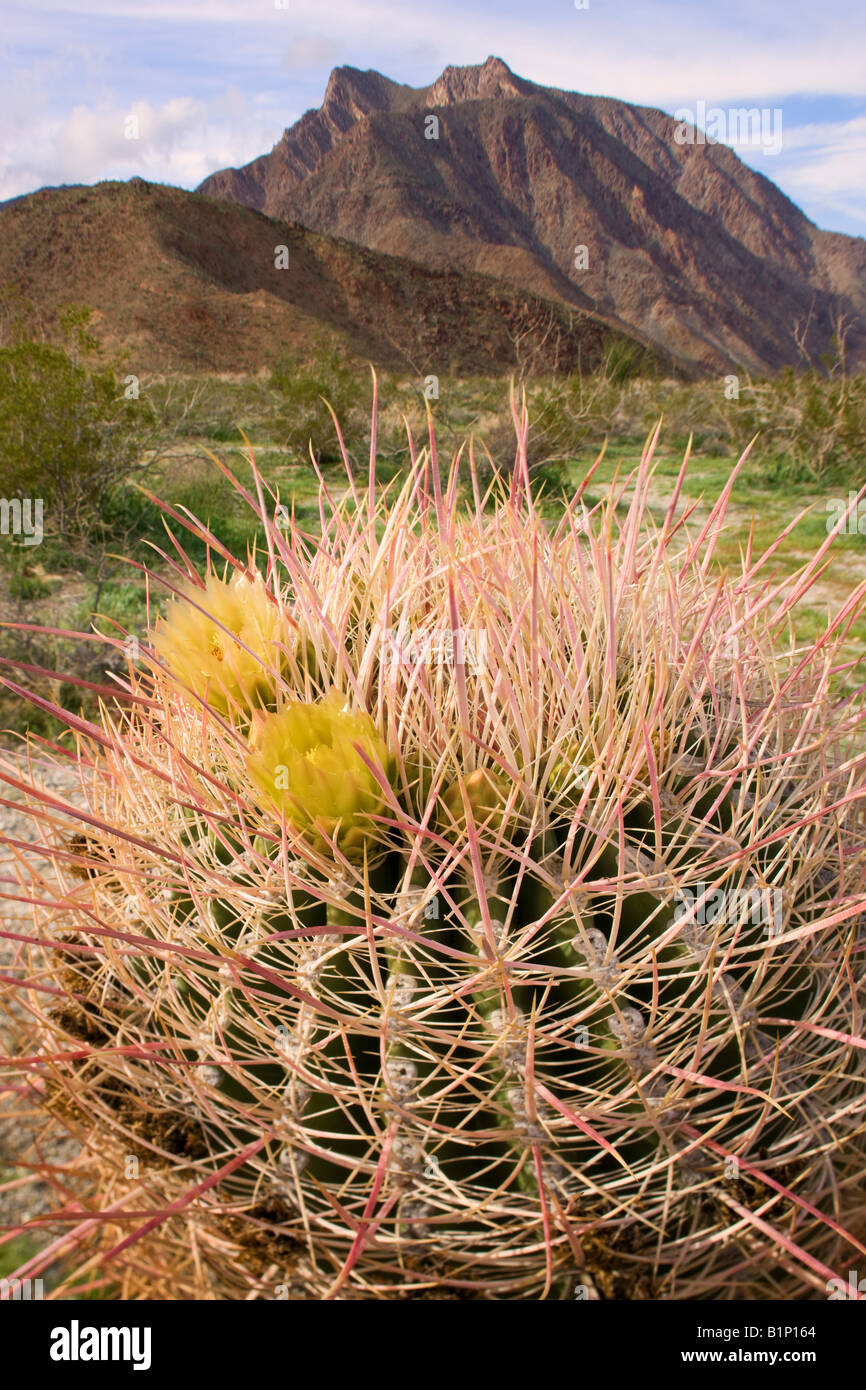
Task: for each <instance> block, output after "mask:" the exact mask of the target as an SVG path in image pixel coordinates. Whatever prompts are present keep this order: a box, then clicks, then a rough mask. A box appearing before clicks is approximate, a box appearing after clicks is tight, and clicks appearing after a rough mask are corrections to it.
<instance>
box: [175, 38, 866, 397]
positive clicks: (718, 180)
mask: <svg viewBox="0 0 866 1390" xmlns="http://www.w3.org/2000/svg"><path fill="white" fill-rule="evenodd" d="M430 116H434V117H435V118H436V119H437V120H438V122H439V128H438V138H435V139H428V138H426V133H431V132H432V130H433V128H432V127H430V126H429V124H428V118H429V117H430ZM677 124H678V123H677V122H676V121H674V120H673V119H672V118H671V117H670V116H667V115H665V114H664V112H662V111H657V110H652V109H650V108H648V107H639V106H632V105H629V104H628V103H626V102H621V101H614V100H609V99H607V98H602V97H591V96H583V95H580V94H579V93H575V92H563V91H559V90H556V89H553V88H548V87H541V86H537V85H535V84H534V83H532V82H528V81H526V80H524V79H523V78H520V77H517V76H515V74H514V73H512V72H511V71H510V69H509V68H508V67H507V66H506V65H505V63H503V62H502V61H501V60H500V59H498V58H489V59H488V60H487V62H486V63H484V64H482V65H480V66H477V67H463V68H459V67H452V68H446V70H445V72H443V74H442V76H441V77H440V78H438V80H437V81H436V82H434V83H433V84H432V86H430V87H424V88H419V89H413V88H411V87H407V86H404V85H401V84H399V83H397V82H392V81H390V80H389V79H388V78H385V77H382V76H381V75H380V74H379V73H377V72H360V71H358V70H357V69H355V68H351V67H343V68H337V69H335V71H334V72H333V73H332V74H331V78H330V81H329V83H328V87H327V91H326V92H325V97H324V101H323V103H322V106H321V108H320V109H319V110H314V111H308V112H307V113H306V114H305V115H304V116H302V117H301V119H300V120H299V121H297V122H296V124H295V125H293V126H292V127H291V128H290V129H288V130H286V131H285V132H284V134H283V136H282V139H281V140H280V141H279V143H278V144H277V145H276V146H275V147H274V149H273V150H272V151H271V153H270V154H266V155H263V156H262V157H261V158H259V159H256V160H253V161H252V163H250V164H248V165H246V166H245V167H244V168H242V169H226V170H223V171H222V172H220V173H217V174H214V175H212V176H211V177H210V178H208V179H206V180H205V182H204V183H203V184H202V185H201V191H203V192H207V193H209V194H212V195H214V196H217V197H220V198H224V199H227V200H231V201H232V202H235V203H241V204H244V205H247V206H250V207H253V208H257V209H259V210H261V211H262V212H264V213H267V214H268V215H269V216H272V217H288V218H292V219H296V220H297V221H299V222H302V223H303V224H304V226H307V227H311V228H314V229H316V230H318V231H321V232H327V233H329V234H331V235H335V236H342V237H348V238H350V239H351V240H353V241H356V242H358V243H360V244H362V245H364V246H368V247H372V248H375V249H378V250H381V251H384V250H387V251H394V252H397V253H399V254H401V255H404V256H409V257H411V258H412V259H413V260H415V261H418V262H421V263H423V264H424V265H427V266H430V267H434V268H441V267H446V266H447V267H451V268H455V269H459V270H463V271H481V272H484V273H486V274H490V275H494V276H496V277H497V278H498V279H500V280H505V281H509V282H511V283H513V284H515V285H519V286H521V287H522V288H523V289H526V290H528V291H530V292H532V293H533V294H537V295H541V296H543V297H546V298H554V299H560V300H561V301H563V302H564V303H567V304H573V305H576V306H578V307H580V308H582V309H587V308H590V309H593V308H594V309H595V310H596V311H597V312H598V313H600V314H602V315H603V316H605V317H607V318H610V319H612V320H615V321H617V322H619V323H620V324H621V325H624V326H626V327H627V328H629V329H630V330H631V331H632V332H634V333H636V334H637V335H639V336H640V337H642V338H647V339H649V340H651V341H652V342H654V343H656V344H657V345H658V346H659V347H660V348H662V349H663V350H665V351H667V352H669V353H670V354H672V355H673V356H674V357H676V358H678V359H680V360H684V361H687V362H690V363H692V364H695V365H696V366H698V367H701V368H706V369H709V370H713V371H716V370H720V369H723V368H725V367H728V366H730V365H731V364H738V363H741V364H743V365H744V366H747V367H748V368H750V369H752V370H755V369H757V370H761V369H766V370H771V371H773V370H776V369H778V368H780V367H782V366H784V365H786V364H789V363H790V364H794V365H800V366H804V365H806V363H807V361H812V362H815V363H817V361H818V360H819V357H820V354H821V353H823V352H825V351H827V350H828V349H829V348H830V347H831V341H832V337H833V333H834V328H835V324H836V320H837V316H838V315H839V314H840V313H841V314H844V315H846V316H847V317H848V319H849V321H851V322H852V323H853V328H852V331H851V334H850V337H849V340H848V347H849V351H850V354H851V357H852V360H855V361H859V362H860V363H861V364H864V363H866V240H863V239H862V238H859V237H848V236H842V235H840V234H836V233H832V232H824V231H821V230H819V228H817V227H816V226H815V225H814V224H813V223H812V222H810V221H809V219H808V218H807V217H805V216H804V214H803V213H802V212H801V211H800V210H799V209H798V208H797V207H795V205H794V204H793V203H792V202H791V201H790V200H789V199H788V198H786V197H785V196H784V194H782V193H781V192H780V190H779V189H778V188H777V187H776V186H775V185H774V184H773V183H771V182H770V181H769V180H768V179H766V178H764V177H763V176H762V175H761V174H758V173H755V172H754V171H753V170H752V169H750V168H749V167H748V166H747V165H745V164H744V163H743V162H742V161H741V160H740V159H739V158H738V157H737V156H736V155H735V154H734V153H733V152H732V151H731V150H730V149H728V148H727V147H726V146H725V145H722V144H703V145H700V144H687V143H686V144H678V143H677V141H676V139H675V131H676V129H677ZM425 132H426V133H425ZM768 163H769V161H768ZM577 245H582V246H585V247H586V248H587V252H588V260H589V265H588V268H587V269H578V268H576V267H575V265H574V259H575V247H576V246H577ZM798 336H799V338H800V344H799V345H798V342H797V340H796V339H797V337H798Z"/></svg>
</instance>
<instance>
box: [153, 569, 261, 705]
mask: <svg viewBox="0 0 866 1390" xmlns="http://www.w3.org/2000/svg"><path fill="white" fill-rule="evenodd" d="M187 598H188V599H191V600H192V602H188V601H187V599H179V600H175V601H174V602H173V603H171V604H170V605H169V609H168V612H167V614H166V615H165V617H164V618H163V619H161V620H160V623H159V626H158V628H157V631H156V635H155V638H154V645H155V647H156V650H157V652H158V653H159V655H160V657H161V658H162V660H163V661H164V662H165V664H166V666H167V667H168V670H169V673H170V675H171V677H172V679H173V680H174V681H175V682H176V683H177V684H178V685H179V686H182V687H184V688H186V689H188V690H191V691H192V692H193V694H195V695H197V696H199V698H200V699H202V700H207V702H208V704H209V705H210V706H211V707H212V708H213V709H215V710H217V711H218V712H219V713H220V714H229V713H231V712H232V711H233V710H235V709H237V707H240V708H241V709H242V710H246V711H249V710H251V709H253V708H254V707H255V706H256V705H259V704H262V703H264V702H266V701H267V700H268V699H269V698H270V697H272V696H273V692H274V686H275V676H274V672H275V671H278V670H279V668H280V664H281V650H280V647H281V643H282V642H283V641H284V640H285V634H284V631H283V620H282V615H281V613H280V609H279V607H278V605H277V604H276V603H274V601H273V599H272V598H271V597H270V595H269V593H268V590H267V589H266V587H265V583H264V581H263V580H262V578H261V577H260V576H259V575H256V576H255V577H254V578H253V579H247V577H246V575H243V574H236V575H235V576H234V578H232V579H231V580H228V581H227V580H224V579H220V578H219V577H218V576H217V575H215V574H210V575H208V577H207V581H206V583H205V588H204V592H203V593H202V591H201V590H200V589H192V590H190V591H189V593H188V595H187ZM195 604H197V605H198V607H195V606H194V605H195ZM201 609H204V612H202V611H201ZM241 644H243V645H241Z"/></svg>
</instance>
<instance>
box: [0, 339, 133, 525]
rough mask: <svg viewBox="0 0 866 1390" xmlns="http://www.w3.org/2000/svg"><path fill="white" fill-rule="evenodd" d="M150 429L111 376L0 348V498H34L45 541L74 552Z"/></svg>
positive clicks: (52, 350)
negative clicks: (38, 505)
mask: <svg viewBox="0 0 866 1390" xmlns="http://www.w3.org/2000/svg"><path fill="white" fill-rule="evenodd" d="M153 426H154V419H153V412H152V409H151V406H150V405H149V403H148V401H147V400H145V399H142V398H139V399H137V400H132V399H127V398H126V397H125V396H124V388H123V386H122V384H121V383H120V381H119V380H118V378H117V376H116V375H115V373H114V371H113V370H111V369H108V368H105V369H100V370H91V369H90V368H89V367H87V366H86V365H85V364H84V363H83V362H81V361H77V360H76V359H75V357H73V356H72V355H70V353H69V352H67V351H65V350H64V349H63V348H60V347H55V346H52V345H51V344H49V343H38V342H33V341H30V340H25V341H22V342H20V343H18V344H16V345H15V346H13V347H6V348H0V477H2V479H3V491H4V495H5V496H7V497H15V496H19V497H32V498H34V499H35V498H41V499H42V501H43V508H44V523H43V524H44V528H45V533H46V535H47V536H50V537H53V538H54V539H56V540H58V541H60V542H61V543H62V544H63V545H65V546H71V547H72V548H73V549H74V548H76V547H77V546H78V545H80V543H81V542H82V541H83V540H84V539H85V538H86V537H88V536H89V535H90V533H91V532H92V530H93V528H94V527H96V526H97V525H98V523H99V518H100V513H101V509H102V508H103V507H104V506H105V505H106V502H107V499H108V498H109V497H110V495H111V493H112V491H113V489H114V488H116V487H117V485H118V483H119V482H120V481H121V480H122V479H124V478H125V477H126V476H127V475H128V473H129V471H130V469H131V468H132V467H133V465H135V464H136V463H137V462H138V460H139V459H140V457H141V453H142V450H143V448H145V447H146V445H147V443H148V441H149V436H150V433H151V431H152V429H153Z"/></svg>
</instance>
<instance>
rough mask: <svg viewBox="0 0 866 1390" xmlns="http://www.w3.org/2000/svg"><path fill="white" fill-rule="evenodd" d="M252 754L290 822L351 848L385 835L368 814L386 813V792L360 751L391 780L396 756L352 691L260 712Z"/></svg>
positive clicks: (252, 768)
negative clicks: (353, 705) (352, 701)
mask: <svg viewBox="0 0 866 1390" xmlns="http://www.w3.org/2000/svg"><path fill="white" fill-rule="evenodd" d="M251 744H252V747H251V752H250V754H249V757H248V760H247V768H248V771H249V775H250V777H251V779H252V781H253V782H254V783H255V785H256V786H257V787H258V789H259V790H260V791H261V792H262V793H264V796H265V797H266V799H267V801H268V802H269V803H270V805H271V806H273V807H274V808H275V809H276V810H277V811H278V812H279V813H280V815H283V814H284V815H285V817H286V821H287V823H288V824H289V825H290V826H292V827H293V829H295V830H296V831H298V832H299V833H301V834H303V835H305V836H306V837H307V838H308V839H311V840H312V841H313V842H314V844H316V845H317V847H322V846H323V845H324V840H323V834H324V835H326V836H328V837H329V838H333V837H334V836H335V835H336V836H337V839H338V843H339V845H340V848H341V849H342V850H343V851H344V853H349V852H350V851H353V850H358V849H360V848H361V847H362V846H363V844H364V843H365V841H368V840H370V839H371V838H372V837H375V836H377V835H379V836H380V835H381V828H380V827H378V826H377V825H376V824H375V822H373V821H371V820H370V819H369V818H370V816H371V815H377V814H381V813H382V812H383V810H384V807H385V797H384V795H383V792H382V788H381V785H380V783H379V782H378V781H377V779H376V776H375V775H374V773H373V771H372V770H371V768H370V767H368V765H367V763H365V762H364V759H363V758H362V756H361V753H360V752H359V751H358V750H359V749H362V750H363V752H364V753H365V754H366V756H367V757H368V758H369V760H370V762H371V763H372V764H373V765H374V766H377V767H380V768H381V769H382V771H383V772H384V774H385V777H386V778H387V779H388V780H389V781H391V780H392V778H393V773H394V759H393V757H392V755H391V754H390V752H389V750H388V748H387V745H386V744H385V742H384V740H383V739H382V738H381V737H380V735H379V733H378V731H377V729H376V726H375V724H374V723H373V721H372V719H371V718H370V716H369V715H368V714H366V713H364V712H363V711H357V712H354V713H353V712H352V711H351V710H350V709H349V706H348V702H347V698H346V696H345V694H343V692H341V691H339V690H331V691H329V692H328V694H327V695H326V696H325V697H324V699H322V700H320V701H318V702H317V703H315V704H308V703H305V702H303V701H300V700H299V701H295V702H293V703H292V704H291V705H289V706H288V707H287V708H286V709H283V710H280V711H279V713H277V714H265V715H262V716H260V717H259V718H258V719H257V721H256V724H255V728H254V730H253V737H252V740H251Z"/></svg>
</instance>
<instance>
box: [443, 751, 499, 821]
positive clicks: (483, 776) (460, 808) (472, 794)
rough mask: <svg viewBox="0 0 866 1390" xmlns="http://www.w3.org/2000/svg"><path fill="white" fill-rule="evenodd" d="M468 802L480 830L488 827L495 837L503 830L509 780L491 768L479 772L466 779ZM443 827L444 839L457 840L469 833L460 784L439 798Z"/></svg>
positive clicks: (464, 780) (476, 770)
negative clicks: (455, 838) (482, 826)
mask: <svg viewBox="0 0 866 1390" xmlns="http://www.w3.org/2000/svg"><path fill="white" fill-rule="evenodd" d="M463 787H464V789H465V793H466V800H467V801H468V803H469V807H470V809H471V811H472V819H473V821H474V822H475V824H476V825H477V826H481V825H484V826H486V828H487V829H488V830H489V831H490V832H491V833H492V834H496V832H497V831H498V830H499V829H500V828H501V827H502V823H503V819H504V817H505V806H506V803H507V801H508V791H509V785H508V781H507V779H506V778H505V777H503V776H502V775H501V774H500V773H498V772H493V771H491V769H490V768H488V767H479V768H476V769H475V771H474V772H470V773H469V775H468V777H464V778H463ZM439 802H440V813H439V825H440V829H441V831H442V834H443V835H447V836H449V837H450V836H453V835H454V834H456V833H460V834H464V833H465V831H466V809H465V804H464V800H463V793H462V792H461V790H460V784H459V783H458V782H452V784H451V786H450V787H447V788H446V789H445V791H444V792H443V793H442V795H441V796H440V798H439Z"/></svg>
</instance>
